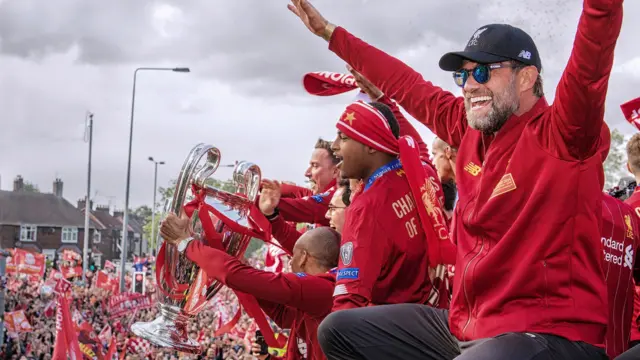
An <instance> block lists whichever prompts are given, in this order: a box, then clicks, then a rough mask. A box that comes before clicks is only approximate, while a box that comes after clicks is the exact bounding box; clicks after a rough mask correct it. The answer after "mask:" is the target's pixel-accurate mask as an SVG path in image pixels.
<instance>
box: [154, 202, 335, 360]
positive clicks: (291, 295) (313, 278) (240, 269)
mask: <svg viewBox="0 0 640 360" xmlns="http://www.w3.org/2000/svg"><path fill="white" fill-rule="evenodd" d="M160 233H161V235H162V237H163V239H164V240H165V241H166V242H167V243H169V244H174V245H176V246H177V248H178V250H179V251H180V252H181V253H184V254H185V255H186V256H187V258H189V259H190V260H191V261H193V262H195V263H196V264H197V265H198V266H200V267H201V268H202V269H203V270H204V271H205V272H206V273H207V275H208V276H210V277H213V278H215V279H216V280H218V281H220V282H221V283H223V284H224V285H226V286H228V287H230V288H232V289H234V290H237V291H241V292H244V293H247V294H250V295H253V296H255V297H256V298H257V299H258V303H259V304H260V307H261V308H262V309H263V310H264V312H265V313H266V314H267V315H268V316H269V318H271V320H273V321H274V322H275V323H276V324H277V325H278V326H279V327H281V328H290V329H291V336H290V340H289V341H288V346H287V353H286V359H322V358H324V356H323V354H322V350H321V349H320V346H319V345H318V342H317V336H316V332H317V328H318V325H319V324H320V322H321V321H322V319H323V318H324V317H325V316H326V315H327V314H328V313H329V312H330V311H331V306H332V298H331V294H332V293H333V287H334V284H335V271H332V269H333V268H335V267H336V265H337V262H338V252H339V247H340V234H339V233H337V232H336V231H335V230H333V229H331V228H329V227H319V228H316V229H313V230H310V231H307V232H305V233H304V234H303V235H302V236H301V237H300V238H299V239H298V241H297V242H296V244H295V246H294V248H293V258H292V259H291V268H292V270H293V272H292V273H278V274H275V273H272V272H268V271H262V270H257V269H254V268H253V267H251V266H248V265H245V264H243V263H242V261H241V260H240V259H238V258H236V257H233V256H231V255H229V254H227V253H225V252H224V251H220V250H217V249H215V248H212V247H208V246H206V245H205V244H204V243H203V242H201V241H192V240H193V237H191V233H190V231H189V219H187V218H179V217H177V216H176V215H174V214H169V215H168V216H167V218H166V219H165V220H164V221H163V222H162V225H161V230H160Z"/></svg>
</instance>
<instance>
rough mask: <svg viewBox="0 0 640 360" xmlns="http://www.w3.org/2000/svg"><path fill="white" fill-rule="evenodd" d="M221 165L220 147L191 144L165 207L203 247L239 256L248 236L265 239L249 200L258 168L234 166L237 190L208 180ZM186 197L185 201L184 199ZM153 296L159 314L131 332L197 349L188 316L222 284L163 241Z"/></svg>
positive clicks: (172, 345) (263, 225) (264, 228)
mask: <svg viewBox="0 0 640 360" xmlns="http://www.w3.org/2000/svg"><path fill="white" fill-rule="evenodd" d="M219 164H220V151H219V150H218V149H217V148H215V147H213V146H211V145H205V144H198V145H196V146H195V147H194V148H193V149H192V150H191V152H190V153H189V156H188V157H187V158H186V160H185V162H184V164H183V165H182V169H181V170H180V175H179V177H178V180H177V183H176V189H175V192H174V195H173V199H172V201H171V202H170V203H169V204H168V205H167V208H166V209H165V212H168V211H171V212H173V213H175V214H176V215H180V214H181V213H182V212H184V213H185V214H186V215H187V216H189V217H190V219H191V224H192V227H193V229H194V231H196V232H201V233H203V234H204V236H202V237H200V238H198V239H197V240H196V241H203V242H205V243H207V245H208V246H212V247H215V248H218V249H222V250H224V251H226V252H227V253H228V254H230V255H232V256H236V257H240V256H243V255H244V252H245V250H246V248H247V246H248V245H249V241H250V240H251V238H252V237H256V238H260V239H263V240H265V239H268V238H270V229H269V222H268V221H267V220H266V219H265V218H264V216H262V214H261V213H260V211H259V210H258V209H257V208H256V206H255V205H254V202H255V199H256V196H257V195H258V190H259V187H260V181H261V173H260V168H259V167H258V166H257V165H255V164H252V163H249V162H239V163H238V164H236V167H235V169H234V171H233V181H234V183H235V185H236V193H233V194H232V193H229V192H226V191H222V190H219V189H216V188H214V187H212V186H210V185H208V184H207V180H208V179H209V178H210V176H211V175H213V173H214V172H215V171H216V170H217V168H218V165H219ZM188 196H189V197H190V198H191V201H189V202H188V203H185V201H186V200H188ZM156 281H157V283H158V290H157V291H156V300H157V303H158V306H159V310H160V316H159V317H158V318H156V319H155V320H153V321H151V322H137V323H135V324H133V325H132V326H131V331H132V332H133V333H134V334H135V335H137V336H139V337H141V338H144V339H147V340H149V341H150V342H151V343H153V344H155V345H157V346H160V347H167V348H172V349H175V350H177V351H181V352H186V353H198V352H199V351H200V345H199V344H198V343H197V342H196V341H195V340H193V339H190V338H189V336H188V331H187V324H188V321H189V320H190V319H192V318H194V317H195V315H196V314H197V313H198V312H200V311H201V310H202V309H203V308H204V307H205V306H206V304H207V302H208V301H209V300H210V299H211V298H212V297H213V296H214V295H215V294H216V293H217V292H218V291H219V290H220V289H221V288H222V286H223V285H222V284H221V283H220V282H218V281H216V280H209V279H208V276H207V274H206V273H205V272H204V271H203V270H202V269H200V267H198V266H197V265H196V264H195V263H193V262H192V261H190V260H189V259H187V258H186V256H185V255H184V254H182V253H181V252H180V251H179V250H178V249H177V247H176V245H172V244H168V243H164V244H163V245H162V247H161V248H160V250H159V251H158V257H157V261H156Z"/></svg>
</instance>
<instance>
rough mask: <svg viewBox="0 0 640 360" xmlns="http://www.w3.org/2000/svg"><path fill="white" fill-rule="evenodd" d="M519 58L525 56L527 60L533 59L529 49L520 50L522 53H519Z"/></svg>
mask: <svg viewBox="0 0 640 360" xmlns="http://www.w3.org/2000/svg"><path fill="white" fill-rule="evenodd" d="M518 57H519V58H523V59H527V60H531V53H530V52H529V51H527V50H522V51H520V55H518Z"/></svg>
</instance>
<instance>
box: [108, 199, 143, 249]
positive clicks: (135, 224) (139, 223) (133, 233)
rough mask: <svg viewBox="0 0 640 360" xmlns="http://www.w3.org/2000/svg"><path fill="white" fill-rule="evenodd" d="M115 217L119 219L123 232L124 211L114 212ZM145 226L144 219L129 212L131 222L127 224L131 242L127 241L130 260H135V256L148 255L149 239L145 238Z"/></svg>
mask: <svg viewBox="0 0 640 360" xmlns="http://www.w3.org/2000/svg"><path fill="white" fill-rule="evenodd" d="M113 217H114V218H116V219H118V221H119V222H120V231H122V227H123V226H124V211H120V210H117V211H114V212H113ZM143 224H144V219H140V218H138V217H137V216H135V215H133V214H132V213H131V211H129V222H128V224H127V227H128V228H129V236H128V240H129V241H127V245H128V246H129V249H128V251H127V254H128V255H129V256H128V259H133V256H134V255H136V256H141V255H143V254H148V251H147V239H146V237H145V236H144V229H143Z"/></svg>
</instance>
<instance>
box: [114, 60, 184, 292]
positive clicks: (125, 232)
mask: <svg viewBox="0 0 640 360" xmlns="http://www.w3.org/2000/svg"><path fill="white" fill-rule="evenodd" d="M143 70H148V71H173V72H181V73H188V72H191V70H190V69H189V68H187V67H174V68H161V67H141V68H137V69H136V70H135V71H134V72H133V91H132V95H131V120H130V124H129V159H128V161H127V185H126V190H125V195H124V216H123V217H124V219H123V221H122V239H121V241H120V292H121V293H124V290H125V289H124V272H125V262H126V260H127V237H128V235H129V231H128V227H129V190H130V185H131V147H132V145H133V114H134V111H135V105H136V79H137V77H138V71H143Z"/></svg>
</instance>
